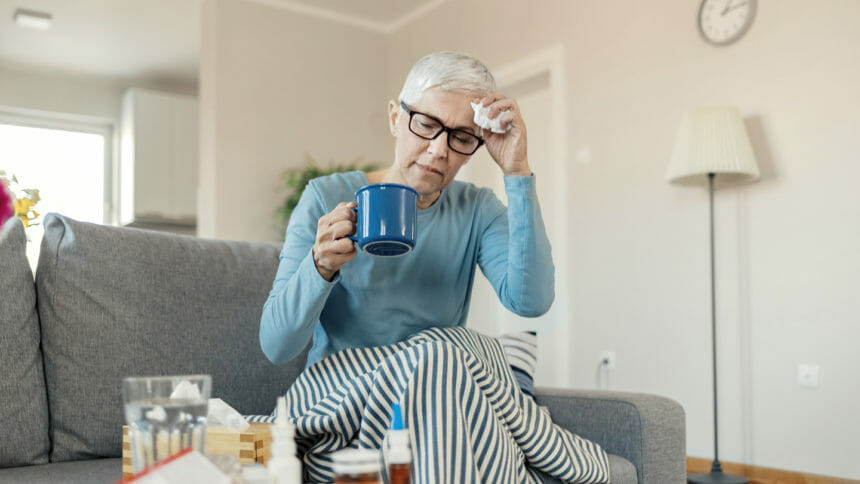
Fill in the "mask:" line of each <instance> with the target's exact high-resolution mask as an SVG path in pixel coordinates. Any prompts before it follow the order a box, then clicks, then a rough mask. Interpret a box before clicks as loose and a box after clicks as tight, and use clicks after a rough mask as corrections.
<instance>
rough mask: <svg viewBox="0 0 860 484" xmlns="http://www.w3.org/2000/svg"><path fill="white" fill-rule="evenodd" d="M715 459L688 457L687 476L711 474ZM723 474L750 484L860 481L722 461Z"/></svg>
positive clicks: (845, 482) (807, 483)
mask: <svg viewBox="0 0 860 484" xmlns="http://www.w3.org/2000/svg"><path fill="white" fill-rule="evenodd" d="M711 462H713V459H702V458H699V457H687V474H697V473H700V472H710V471H711ZM720 465H722V467H723V472H725V473H726V474H734V475H736V476H744V477H746V478H747V479H749V481H750V484H857V483H860V481H857V480H852V479H840V478H838V477H827V476H820V475H817V474H807V473H805V472H792V471H784V470H780V469H771V468H769V467H759V466H753V465H748V464H738V463H736V462H726V461H724V460H721V461H720Z"/></svg>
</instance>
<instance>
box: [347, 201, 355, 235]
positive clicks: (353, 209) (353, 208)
mask: <svg viewBox="0 0 860 484" xmlns="http://www.w3.org/2000/svg"><path fill="white" fill-rule="evenodd" d="M352 211H353V212H355V213H356V214H358V205H356V206H354V207H352ZM355 230H356V232H357V231H358V226H357V225H356V227H355ZM346 237H347V238H348V239H349V240H351V241H353V242H358V237H356V236H355V235H347V236H346Z"/></svg>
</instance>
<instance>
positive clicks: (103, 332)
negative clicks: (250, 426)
mask: <svg viewBox="0 0 860 484" xmlns="http://www.w3.org/2000/svg"><path fill="white" fill-rule="evenodd" d="M279 252H280V244H271V243H253V242H232V241H222V240H205V239H198V238H195V237H190V236H183V235H173V234H167V233H162V232H152V231H147V230H140V229H131V228H123V227H108V226H103V225H97V224H91V223H85V222H78V221H75V220H72V219H69V218H66V217H63V216H60V215H57V214H48V216H47V217H46V218H45V237H44V239H43V243H42V250H41V254H40V257H39V265H38V268H37V271H36V289H37V291H38V297H39V317H40V319H41V321H42V351H43V352H44V355H45V375H46V381H47V388H48V395H49V405H50V414H51V438H52V442H53V448H52V451H51V461H52V462H57V461H65V460H75V459H86V458H92V457H116V456H119V455H121V454H122V447H121V445H122V435H121V434H122V425H123V424H124V417H123V409H122V397H121V389H122V378H123V377H126V376H147V375H182V374H196V373H204V374H209V375H212V396H213V397H217V398H221V399H223V400H224V401H225V402H227V403H228V404H229V405H231V406H233V407H234V408H236V410H238V411H239V412H240V413H243V414H259V413H267V412H269V411H271V409H272V407H274V405H275V399H276V398H277V396H278V395H282V394H283V393H284V392H285V391H286V389H287V387H288V386H289V384H290V383H291V382H292V380H293V379H294V378H295V375H296V374H298V372H299V371H301V369H302V367H303V366H304V359H298V358H297V359H296V360H294V361H293V362H290V363H289V364H288V365H285V366H280V367H279V366H275V365H273V364H272V363H270V362H269V360H268V359H266V357H265V355H263V352H262V350H261V349H260V343H259V328H260V315H261V313H262V308H263V303H264V302H265V300H266V298H267V297H268V293H269V290H270V289H271V287H272V281H273V280H274V277H275V271H276V270H277V266H278V254H279Z"/></svg>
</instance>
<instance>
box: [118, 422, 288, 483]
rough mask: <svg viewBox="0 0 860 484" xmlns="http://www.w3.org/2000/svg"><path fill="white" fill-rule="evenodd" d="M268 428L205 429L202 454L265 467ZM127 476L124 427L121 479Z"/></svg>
mask: <svg viewBox="0 0 860 484" xmlns="http://www.w3.org/2000/svg"><path fill="white" fill-rule="evenodd" d="M270 429H271V424H267V423H252V424H251V426H250V427H248V428H247V429H245V430H241V431H239V430H236V429H228V428H224V427H209V428H207V429H206V453H207V454H209V455H232V456H235V457H236V458H237V459H239V463H241V464H242V465H250V464H253V463H255V462H259V463H260V464H263V465H266V464H267V463H268V461H269V457H270V454H269V451H270V449H271V444H272V433H271V431H270ZM131 476H132V472H131V443H130V442H129V440H128V427H127V426H125V425H123V427H122V478H123V479H128V478H129V477H131Z"/></svg>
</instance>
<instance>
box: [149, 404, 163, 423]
mask: <svg viewBox="0 0 860 484" xmlns="http://www.w3.org/2000/svg"><path fill="white" fill-rule="evenodd" d="M144 418H145V419H146V420H149V421H151V422H164V421H165V420H167V410H165V409H164V407H162V406H161V405H158V406H156V407H153V408H152V410H148V411H147V412H146V415H145V416H144Z"/></svg>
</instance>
